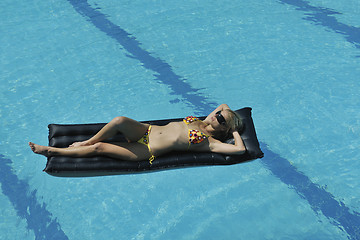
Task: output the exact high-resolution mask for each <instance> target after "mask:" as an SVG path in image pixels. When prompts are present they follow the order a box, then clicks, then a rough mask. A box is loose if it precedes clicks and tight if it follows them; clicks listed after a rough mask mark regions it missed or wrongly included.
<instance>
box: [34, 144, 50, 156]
mask: <svg viewBox="0 0 360 240" xmlns="http://www.w3.org/2000/svg"><path fill="white" fill-rule="evenodd" d="M29 146H30V148H31V150H32V151H33V152H34V153H36V154H41V155H44V156H45V157H49V147H47V146H41V145H38V144H35V143H32V142H29Z"/></svg>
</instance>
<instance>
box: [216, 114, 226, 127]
mask: <svg viewBox="0 0 360 240" xmlns="http://www.w3.org/2000/svg"><path fill="white" fill-rule="evenodd" d="M215 117H216V120H217V121H218V122H219V124H220V125H226V120H225V118H224V116H223V115H221V111H218V112H216V113H215Z"/></svg>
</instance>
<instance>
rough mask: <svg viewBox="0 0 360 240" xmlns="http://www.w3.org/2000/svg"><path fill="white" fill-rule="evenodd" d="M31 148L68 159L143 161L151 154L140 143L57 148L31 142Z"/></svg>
mask: <svg viewBox="0 0 360 240" xmlns="http://www.w3.org/2000/svg"><path fill="white" fill-rule="evenodd" d="M29 146H30V148H31V150H32V151H33V152H34V153H37V154H41V155H44V156H46V157H51V156H68V157H91V156H107V157H112V158H116V159H121V160H130V161H141V160H146V159H149V157H150V156H151V154H150V153H149V150H148V148H147V146H145V145H144V144H140V143H136V142H135V143H119V145H114V144H110V143H103V142H98V143H95V144H93V145H89V146H80V147H68V148H55V147H48V146H41V145H38V144H35V143H32V142H30V143H29Z"/></svg>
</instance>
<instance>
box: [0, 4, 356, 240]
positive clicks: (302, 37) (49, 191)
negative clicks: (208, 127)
mask: <svg viewBox="0 0 360 240" xmlns="http://www.w3.org/2000/svg"><path fill="white" fill-rule="evenodd" d="M0 9H1V15H0V18H1V21H0V31H1V37H0V46H1V47H0V49H1V54H0V68H1V71H0V83H1V89H0V124H1V128H0V136H1V138H0V186H1V194H0V206H1V208H0V211H1V214H0V239H360V227H359V226H360V192H359V190H358V189H360V177H359V170H360V161H359V159H360V151H359V147H360V138H359V135H360V98H359V92H360V84H359V81H358V80H359V76H360V61H359V59H360V19H359V18H358V16H359V13H360V5H359V4H358V2H357V1H355V0H344V1H329V0H322V1H316V0H311V1H305V0H272V1H269V0H266V1H258V0H255V1H251V2H249V1H202V0H193V1H183V2H181V1H104V2H98V1H85V0H79V1H75V0H68V1H66V0H63V1H33V2H31V3H29V2H25V1H2V2H1V3H0ZM222 103H227V104H228V105H229V106H230V107H231V108H233V109H239V108H241V107H247V106H250V107H252V108H253V119H254V123H255V126H256V130H257V134H258V138H259V141H260V143H261V147H262V149H263V151H264V153H265V156H264V158H262V159H258V160H254V161H252V162H248V163H244V164H238V165H233V166H212V167H200V168H199V167H198V168H187V169H178V170H169V171H162V172H156V173H148V174H140V175H136V174H133V175H132V174H130V175H121V176H107V177H93V178H57V177H52V176H49V175H47V174H46V173H44V172H42V170H43V168H44V166H45V163H46V161H45V158H43V157H41V156H38V155H34V154H33V153H32V152H31V151H30V149H29V148H28V146H27V142H28V141H33V142H35V143H39V144H43V145H47V133H48V130H47V125H48V124H49V123H96V122H108V121H110V120H111V119H112V118H113V117H116V116H119V115H125V116H128V117H131V118H134V119H136V120H150V119H166V118H181V117H184V116H188V115H198V116H203V115H206V114H208V113H209V112H210V111H212V110H213V109H214V108H216V107H217V106H218V105H219V104H222Z"/></svg>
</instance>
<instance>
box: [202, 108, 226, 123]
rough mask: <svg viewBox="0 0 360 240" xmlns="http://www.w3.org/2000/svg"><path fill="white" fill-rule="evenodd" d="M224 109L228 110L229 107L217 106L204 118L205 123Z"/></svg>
mask: <svg viewBox="0 0 360 240" xmlns="http://www.w3.org/2000/svg"><path fill="white" fill-rule="evenodd" d="M225 109H230V107H229V106H228V105H227V104H221V105H220V106H218V107H217V108H216V109H215V110H214V111H212V112H211V113H210V114H209V115H208V116H207V117H206V118H205V120H204V121H205V122H206V121H208V120H210V119H211V117H212V116H215V113H216V112H218V111H223V110H225Z"/></svg>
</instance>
